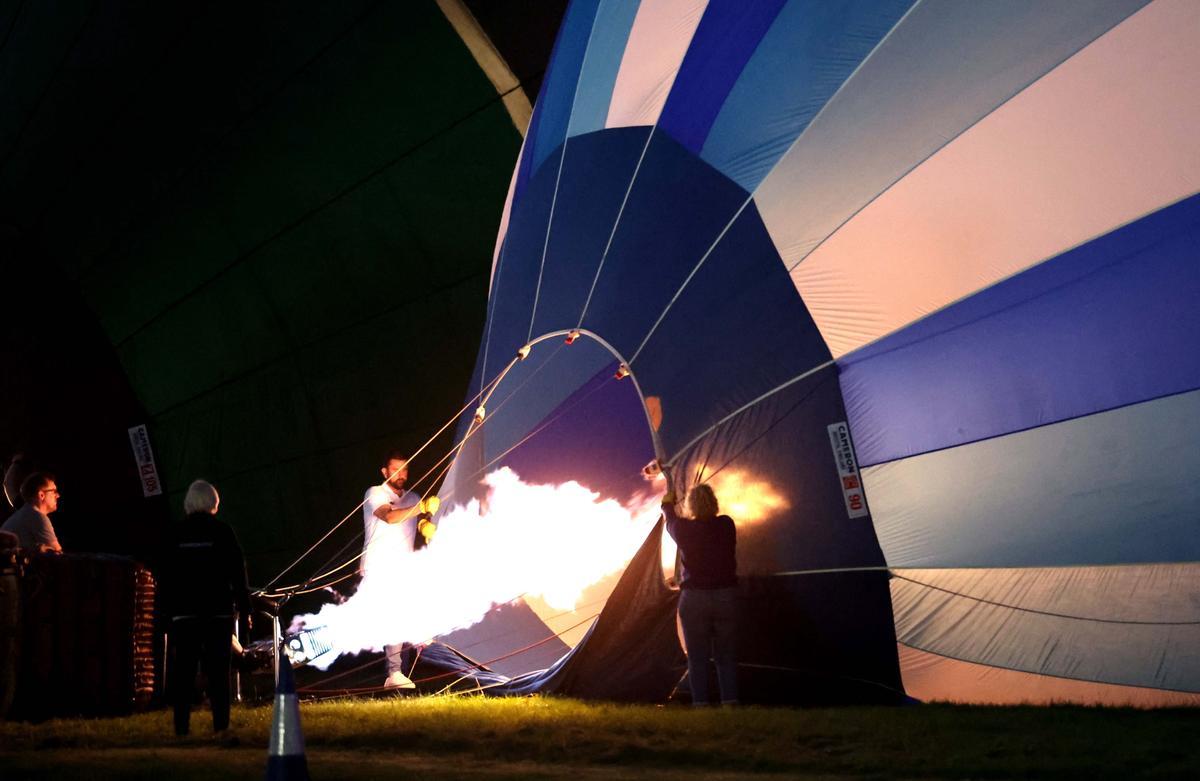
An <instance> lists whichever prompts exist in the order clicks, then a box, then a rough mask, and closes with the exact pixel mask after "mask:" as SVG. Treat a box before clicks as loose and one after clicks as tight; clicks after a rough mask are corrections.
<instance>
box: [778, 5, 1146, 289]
mask: <svg viewBox="0 0 1200 781" xmlns="http://www.w3.org/2000/svg"><path fill="white" fill-rule="evenodd" d="M918 4H919V3H918ZM915 7H916V6H914V8H915ZM907 15H908V14H905V16H907ZM900 21H904V19H903V18H902V19H901V20H900ZM1122 21H1124V19H1119V20H1117V21H1115V22H1113V25H1114V26H1115V25H1117V24H1120V23H1121V22H1122ZM897 24H899V23H897ZM1112 29H1113V28H1112V27H1111V26H1110V27H1106V28H1104V29H1102V30H1098V31H1097V32H1096V34H1095V36H1094V37H1093V38H1091V39H1088V40H1086V41H1081V42H1080V43H1079V45H1078V46H1077V47H1076V48H1074V49H1071V50H1070V51H1067V52H1065V53H1064V54H1063V55H1062V56H1061V57H1060V58H1059V59H1057V60H1055V61H1054V62H1053V63H1051V64H1049V65H1047V66H1044V67H1042V68H1041V69H1038V70H1036V71H1034V72H1033V73H1032V74H1031V75H1030V77H1029V78H1028V80H1026V81H1024V82H1021V83H1019V84H1017V85H1016V86H1015V87H1013V88H1012V91H1011V92H1010V93H1009V94H1008V95H1007V96H1006V97H1004V99H1003V100H1001V101H999V102H997V103H996V104H995V105H993V106H992V107H991V108H989V109H987V110H986V111H984V112H983V113H982V114H980V115H979V116H978V117H976V118H975V119H974V120H972V121H971V122H970V123H968V124H966V125H965V126H963V127H962V128H960V129H959V130H958V131H957V132H956V133H954V134H953V135H948V136H947V135H940V134H939V135H938V138H939V139H941V141H942V143H940V144H937V145H936V146H935V147H933V148H932V149H930V150H929V152H928V153H927V154H926V155H924V156H923V157H922V158H921V159H920V160H917V161H916V162H914V163H913V164H912V165H910V166H909V167H908V168H906V169H904V170H903V171H901V172H900V173H899V174H897V175H896V177H895V178H894V179H892V181H890V182H888V183H887V184H885V185H884V186H883V187H882V188H880V190H879V191H878V192H876V193H875V194H874V195H872V196H871V197H870V198H868V199H867V200H866V201H865V202H863V203H862V204H861V205H860V206H858V207H857V208H855V209H854V210H853V211H852V212H851V213H850V214H849V215H847V216H846V217H845V218H844V219H842V221H841V222H839V223H838V224H837V225H836V226H834V228H833V229H832V230H830V231H829V232H828V233H826V234H825V235H824V236H823V237H822V238H821V239H819V240H818V241H817V242H816V243H815V244H814V245H813V246H812V247H811V248H809V249H808V250H806V251H805V252H804V253H803V254H802V255H801V256H800V257H799V258H797V259H796V261H795V262H794V263H792V264H791V265H790V266H788V267H787V270H788V273H789V274H790V273H791V272H793V271H795V270H796V269H797V268H798V267H799V266H800V264H801V263H803V262H804V261H805V260H806V259H807V258H808V257H809V256H810V255H812V254H813V253H814V252H816V251H817V250H818V249H820V248H821V246H822V245H823V244H825V243H826V242H827V241H829V240H830V239H831V238H833V237H834V236H835V235H836V234H837V233H838V231H840V230H841V229H842V228H844V227H846V225H847V224H848V223H849V222H850V221H851V220H853V219H854V218H855V217H857V216H858V215H859V214H861V213H862V211H863V210H864V209H866V208H868V207H869V206H870V205H871V204H873V203H875V201H877V200H879V199H880V198H881V197H883V195H884V194H885V193H887V192H888V191H890V190H891V189H892V188H893V187H895V186H896V185H897V184H899V183H900V182H901V181H902V180H904V178H905V177H907V176H908V175H909V174H911V173H912V172H913V171H915V170H917V169H918V168H920V167H921V166H922V165H923V164H924V163H925V162H926V161H927V160H929V159H930V158H932V157H933V156H934V155H936V154H937V153H938V152H940V151H942V150H943V149H945V148H946V147H947V146H949V145H950V144H952V143H953V142H954V141H956V140H957V139H959V138H961V137H962V136H964V135H966V134H967V133H968V132H970V131H971V130H972V129H973V128H975V127H976V126H977V125H979V123H981V122H983V121H984V120H985V119H987V118H988V117H990V116H992V115H994V114H995V113H996V112H997V111H999V110H1000V109H1002V108H1004V107H1005V106H1007V105H1008V104H1009V103H1011V102H1012V101H1013V100H1014V99H1016V98H1017V96H1019V95H1021V94H1022V93H1023V92H1025V90H1026V89H1028V88H1029V87H1031V86H1032V85H1033V84H1035V83H1036V82H1038V81H1040V80H1042V79H1043V78H1045V77H1046V74H1048V73H1051V72H1052V71H1054V70H1055V69H1057V68H1058V67H1059V66H1060V65H1062V64H1063V63H1065V62H1066V61H1067V60H1070V59H1072V58H1073V57H1075V56H1076V55H1077V54H1079V52H1081V51H1083V50H1084V49H1086V48H1087V47H1088V46H1089V45H1090V44H1092V43H1094V42H1095V41H1096V40H1098V39H1099V38H1101V37H1103V36H1104V35H1107V34H1108V33H1109V32H1110V31H1111V30H1112ZM831 102H832V101H831ZM815 122H816V119H815V118H814V120H813V123H814V124H815ZM789 151H790V150H789Z"/></svg>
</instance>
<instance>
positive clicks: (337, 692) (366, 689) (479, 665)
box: [297, 613, 600, 699]
mask: <svg viewBox="0 0 1200 781" xmlns="http://www.w3.org/2000/svg"><path fill="white" fill-rule="evenodd" d="M599 615H600V614H599V613H594V614H592V615H590V616H588V617H586V618H584V619H583V620H581V621H579V622H577V623H575V624H573V625H571V626H569V627H567V628H566V629H563V630H560V631H558V632H554V633H553V634H550V635H547V636H546V637H543V638H541V639H540V640H537V641H535V642H532V643H529V644H528V645H525V646H522V647H521V648H517V649H515V650H513V651H509V652H507V653H504V654H501V655H500V656H496V657H493V658H491V659H488V660H486V661H482V662H478V661H472V662H471V664H469V665H468V666H467V667H466V668H465V669H468V670H471V669H474V670H481V669H483V668H485V667H487V666H488V665H491V664H495V663H496V662H500V661H503V660H505V659H510V658H512V657H514V656H519V655H520V654H523V653H526V652H527V651H531V650H533V649H534V648H537V647H539V646H542V645H545V644H546V643H549V642H550V641H552V640H554V639H556V638H558V637H561V636H563V635H565V634H567V633H568V632H571V631H574V630H575V629H577V628H579V627H581V626H583V625H584V624H586V623H587V622H589V621H594V620H595V619H596V618H597V617H598V616H599ZM379 661H380V660H378V659H372V660H371V661H370V662H367V663H365V664H363V665H361V666H360V667H359V668H356V669H355V670H353V671H352V672H358V671H360V670H361V669H364V668H366V667H369V666H370V665H373V664H378V663H379ZM454 676H459V677H458V680H457V681H454V682H453V683H451V684H450V686H454V685H455V684H456V683H458V682H459V681H462V680H466V679H467V678H468V677H470V676H464V675H463V674H462V670H452V671H449V672H444V673H438V674H436V675H430V676H426V677H425V678H420V679H414V680H413V683H417V684H420V683H428V682H430V681H437V680H441V679H443V678H450V677H454ZM508 683H509V681H508V680H505V681H498V682H497V683H494V684H487V685H486V686H484V687H480V688H477V689H471V690H467V691H465V692H456V693H467V694H469V693H478V692H480V691H483V690H484V689H485V688H495V687H496V686H504V685H507V684H508ZM446 688H449V687H446ZM388 690H389V687H387V686H357V687H348V688H341V689H334V690H332V691H330V692H328V693H326V692H325V691H322V690H321V689H317V688H314V687H305V688H304V691H305V692H311V693H314V694H318V693H319V694H326V696H325V697H314V698H313V699H334V698H337V697H345V696H348V695H353V694H371V693H375V692H383V691H388ZM299 691H300V689H297V692H299ZM442 693H446V689H443V690H442V691H441V692H439V694H442Z"/></svg>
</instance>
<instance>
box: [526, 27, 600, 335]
mask: <svg viewBox="0 0 1200 781" xmlns="http://www.w3.org/2000/svg"><path fill="white" fill-rule="evenodd" d="M599 20H600V13H599V10H598V9H597V13H596V15H595V16H594V17H592V28H591V30H589V31H588V40H587V43H586V44H585V45H584V47H583V59H582V60H581V61H580V63H579V75H578V77H576V79H575V94H574V95H573V96H572V97H571V110H570V111H569V112H568V113H567V126H566V130H565V131H564V132H563V145H562V153H561V154H560V155H559V158H558V173H557V174H556V175H555V177H554V194H553V195H552V196H551V197H550V215H549V216H548V217H547V218H546V238H545V239H544V240H543V241H542V262H541V265H540V266H539V267H538V278H537V286H536V287H535V288H534V292H533V308H532V310H531V311H530V313H529V333H528V334H526V336H525V343H526V344H528V343H529V342H530V341H531V340H532V339H533V323H534V321H535V320H536V319H537V308H538V299H539V298H540V296H541V293H542V273H543V272H544V271H545V270H546V254H547V252H548V251H549V249H550V231H551V229H552V228H553V227H554V209H555V207H556V206H557V205H558V186H559V183H560V182H561V181H562V172H563V164H564V163H566V161H567V145H568V144H569V143H570V141H571V121H572V120H573V119H574V118H575V106H576V104H577V103H578V102H579V85H580V84H581V83H582V82H583V78H582V77H583V73H584V71H586V70H587V61H588V54H589V53H590V52H591V50H592V38H593V37H595V35H596V27H597V26H598V25H597V22H598V21H599Z"/></svg>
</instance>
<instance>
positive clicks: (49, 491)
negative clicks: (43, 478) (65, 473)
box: [42, 488, 62, 496]
mask: <svg viewBox="0 0 1200 781" xmlns="http://www.w3.org/2000/svg"><path fill="white" fill-rule="evenodd" d="M42 493H46V494H54V495H55V496H62V492H61V491H59V490H58V489H57V488H43V489H42Z"/></svg>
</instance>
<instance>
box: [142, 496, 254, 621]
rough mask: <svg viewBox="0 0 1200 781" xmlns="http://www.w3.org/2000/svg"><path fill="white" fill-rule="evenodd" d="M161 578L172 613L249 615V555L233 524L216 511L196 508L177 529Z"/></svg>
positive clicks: (166, 606)
mask: <svg viewBox="0 0 1200 781" xmlns="http://www.w3.org/2000/svg"><path fill="white" fill-rule="evenodd" d="M164 560H165V561H164V564H165V566H164V567H163V571H162V573H161V577H160V581H161V583H162V588H163V600H162V605H163V609H164V613H165V614H166V616H167V617H168V618H177V617H184V616H201V617H211V616H229V615H232V614H233V611H234V609H235V608H236V609H237V611H238V612H239V613H240V614H241V615H242V617H243V618H245V617H246V616H249V615H250V589H249V587H248V586H247V583H246V559H245V557H244V556H243V555H242V546H241V545H240V544H239V543H238V539H237V535H235V534H234V533H233V529H231V528H229V526H228V525H227V524H225V523H223V522H222V521H218V520H217V518H216V516H214V515H212V514H211V513H192V514H191V515H189V516H187V518H185V519H184V521H183V523H182V524H180V525H179V526H178V527H177V528H176V529H175V534H174V535H173V536H172V540H171V543H170V545H169V547H168V549H167V551H166V556H165V557H164Z"/></svg>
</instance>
